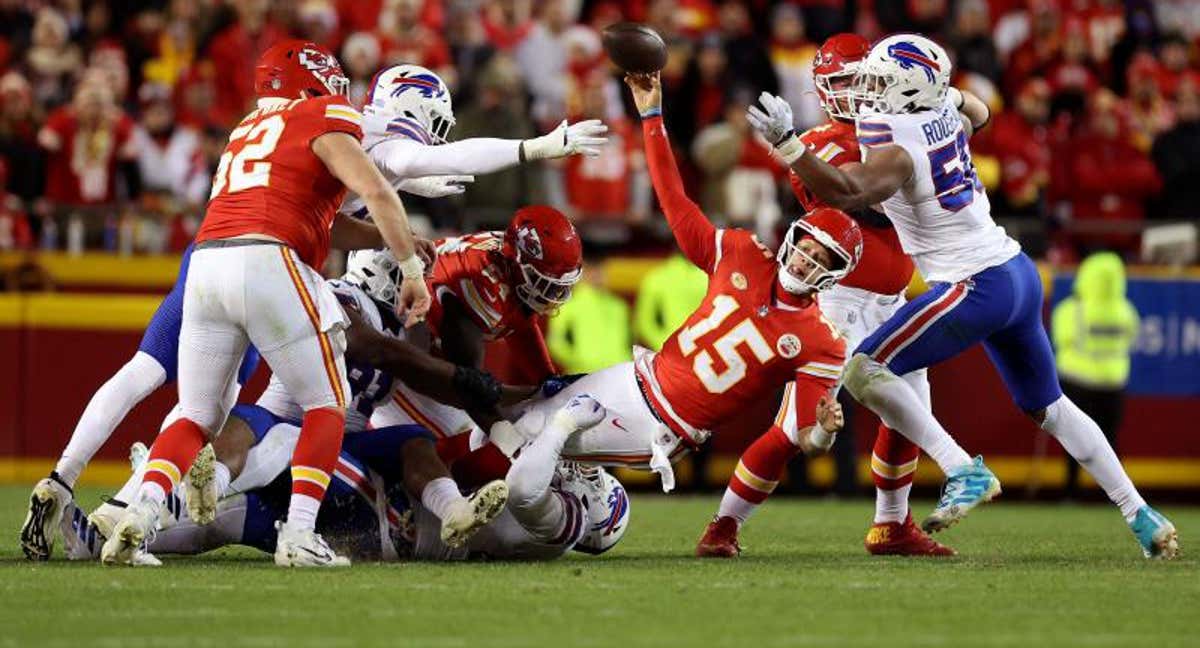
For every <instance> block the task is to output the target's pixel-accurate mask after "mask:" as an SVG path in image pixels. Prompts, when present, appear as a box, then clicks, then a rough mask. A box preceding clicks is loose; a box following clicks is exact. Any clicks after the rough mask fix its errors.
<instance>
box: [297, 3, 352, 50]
mask: <svg viewBox="0 0 1200 648" xmlns="http://www.w3.org/2000/svg"><path fill="white" fill-rule="evenodd" d="M296 32H297V33H296V34H295V35H296V37H297V38H303V39H306V40H311V41H315V42H317V43H322V44H324V45H325V46H327V47H328V48H329V50H330V51H331V52H336V51H338V50H339V49H340V48H341V45H342V36H343V34H342V32H341V30H340V29H339V25H338V13H337V9H336V8H335V7H334V6H333V3H332V2H331V1H330V0H302V1H301V2H300V3H299V6H298V7H296Z"/></svg>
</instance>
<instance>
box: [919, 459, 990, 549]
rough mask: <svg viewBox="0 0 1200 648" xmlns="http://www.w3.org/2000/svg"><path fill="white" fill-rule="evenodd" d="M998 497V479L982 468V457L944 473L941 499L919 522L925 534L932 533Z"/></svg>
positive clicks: (985, 467)
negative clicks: (944, 479)
mask: <svg viewBox="0 0 1200 648" xmlns="http://www.w3.org/2000/svg"><path fill="white" fill-rule="evenodd" d="M999 494H1000V480H999V479H996V475H994V474H992V471H991V470H988V467H987V466H985V465H983V457H978V456H977V457H975V459H974V461H972V462H971V463H969V464H967V465H965V466H962V467H959V468H955V469H954V470H951V471H950V472H949V473H947V474H946V483H945V484H943V485H942V497H941V498H940V499H939V500H938V503H937V506H935V507H934V509H933V512H931V513H930V514H929V516H928V517H926V518H925V520H924V521H922V522H921V528H922V529H924V530H925V532H926V533H935V532H937V531H941V530H942V529H946V528H949V527H951V526H953V525H954V524H955V523H956V522H958V521H959V520H961V519H963V518H965V517H967V513H970V512H971V509H973V508H975V507H976V506H979V505H980V504H983V503H984V502H990V501H991V500H992V499H993V498H995V497H996V496H997V495H999Z"/></svg>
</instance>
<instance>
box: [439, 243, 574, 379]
mask: <svg viewBox="0 0 1200 648" xmlns="http://www.w3.org/2000/svg"><path fill="white" fill-rule="evenodd" d="M435 244H436V245H437V251H438V257H437V261H435V262H434V264H433V276H432V277H430V278H429V279H428V280H427V281H428V284H429V294H430V295H432V296H433V303H432V305H431V306H430V308H429V314H428V316H427V317H426V321H427V322H428V326H429V331H430V333H432V335H433V337H434V339H435V344H436V345H439V346H440V343H439V342H438V339H439V338H440V333H439V331H441V328H442V321H443V318H444V317H445V308H444V307H443V305H442V302H443V300H444V299H446V298H447V296H450V297H452V298H454V299H457V300H458V302H459V303H461V304H462V305H463V307H464V309H465V310H466V312H467V314H468V315H469V316H470V318H471V321H473V322H474V323H475V325H476V326H478V327H479V329H480V330H481V331H483V336H484V339H486V340H487V341H489V342H491V341H495V340H500V339H506V340H507V341H508V342H509V346H510V349H511V351H510V352H511V353H514V354H516V355H518V356H521V357H522V358H525V359H527V360H529V361H531V362H534V363H535V364H539V363H540V365H541V367H540V368H542V369H544V374H549V373H552V372H553V371H554V365H553V363H552V362H551V360H550V353H549V351H548V350H547V349H546V343H545V340H544V339H543V337H542V333H541V329H540V328H539V327H538V324H537V318H536V317H535V316H534V315H533V314H532V313H530V312H529V311H528V310H527V309H526V308H525V307H524V306H523V305H522V304H521V300H520V298H519V297H518V296H517V294H516V291H515V290H514V289H513V287H512V285H510V284H509V282H508V278H507V275H506V274H505V270H504V267H503V266H502V265H501V264H500V262H501V261H502V259H501V255H500V250H501V248H502V247H503V244H504V232H479V233H477V234H468V235H466V236H457V237H451V238H444V239H439V240H437V241H435Z"/></svg>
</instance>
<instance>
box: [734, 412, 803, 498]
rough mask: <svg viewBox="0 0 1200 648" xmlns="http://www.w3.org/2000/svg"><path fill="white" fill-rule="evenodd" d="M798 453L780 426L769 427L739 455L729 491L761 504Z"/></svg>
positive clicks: (797, 447) (798, 450)
mask: <svg viewBox="0 0 1200 648" xmlns="http://www.w3.org/2000/svg"><path fill="white" fill-rule="evenodd" d="M799 452H800V447H799V446H797V445H793V444H792V441H791V439H789V438H788V437H787V435H786V434H784V433H783V430H781V429H780V428H779V426H775V425H773V426H771V429H770V430H767V432H766V434H763V435H762V436H760V437H758V439H756V440H755V441H754V443H752V444H750V447H749V448H746V451H745V452H743V453H742V458H741V460H740V461H738V465H737V468H736V469H735V470H734V471H733V476H732V477H730V478H729V489H730V490H732V491H733V492H735V493H737V494H738V496H740V497H741V498H742V499H744V500H746V501H748V502H750V503H752V504H762V503H763V502H764V501H766V499H767V497H768V496H769V495H770V494H771V491H773V490H775V487H776V486H778V485H779V477H780V476H781V475H782V474H783V469H784V468H785V467H786V466H787V464H788V462H789V461H791V460H792V457H795V456H796V455H797V454H799Z"/></svg>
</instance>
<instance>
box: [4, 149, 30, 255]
mask: <svg viewBox="0 0 1200 648" xmlns="http://www.w3.org/2000/svg"><path fill="white" fill-rule="evenodd" d="M32 247H33V231H32V230H31V229H30V228H29V219H28V218H27V217H26V216H25V209H24V207H23V206H22V205H21V199H20V197H18V196H16V195H14V194H10V193H8V164H6V163H5V162H4V160H3V159H2V158H0V251H5V252H8V251H11V250H28V249H30V248H32Z"/></svg>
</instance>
